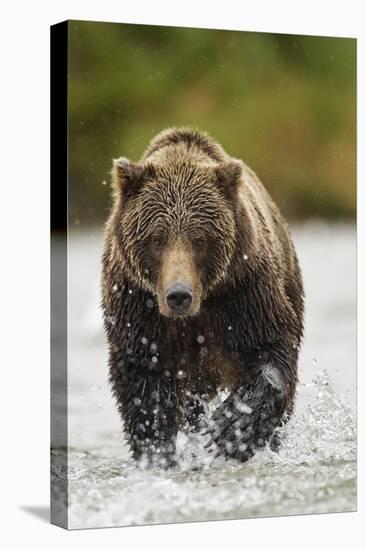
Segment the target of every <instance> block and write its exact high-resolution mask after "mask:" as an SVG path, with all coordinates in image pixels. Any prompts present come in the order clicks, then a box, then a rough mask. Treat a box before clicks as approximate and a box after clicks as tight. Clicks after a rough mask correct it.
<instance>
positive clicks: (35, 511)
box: [20, 506, 50, 523]
mask: <svg viewBox="0 0 366 550" xmlns="http://www.w3.org/2000/svg"><path fill="white" fill-rule="evenodd" d="M20 508H21V510H23V512H27V514H31V515H32V516H34V517H36V518H38V519H40V520H42V521H43V522H47V523H49V522H50V507H49V506H21V507H20Z"/></svg>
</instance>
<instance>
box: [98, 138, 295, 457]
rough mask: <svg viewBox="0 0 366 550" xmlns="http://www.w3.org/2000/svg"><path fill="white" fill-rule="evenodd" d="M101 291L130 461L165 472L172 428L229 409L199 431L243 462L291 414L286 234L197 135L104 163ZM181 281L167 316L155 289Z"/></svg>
mask: <svg viewBox="0 0 366 550" xmlns="http://www.w3.org/2000/svg"><path fill="white" fill-rule="evenodd" d="M113 181H114V206H113V209H112V212H111V214H110V217H109V220H108V222H107V225H106V233H105V247H104V254H103V272H102V291H103V311H104V321H105V329H106V333H107V337H108V342H109V364H110V382H111V384H112V388H113V393H114V396H115V398H116V401H117V406H118V409H119V412H120V414H121V416H122V418H123V420H124V428H125V431H126V434H127V437H128V439H129V443H130V446H131V450H132V453H133V456H134V457H135V458H136V459H139V458H141V457H142V456H145V457H147V458H148V459H149V461H154V460H155V459H156V457H159V462H160V464H161V465H163V466H167V465H171V464H173V463H174V452H175V440H176V435H177V431H178V429H181V428H183V427H184V426H185V425H186V422H187V421H188V425H190V426H192V427H193V428H196V429H198V428H199V427H200V426H202V415H203V412H204V405H203V404H202V403H204V401H205V400H208V399H210V398H212V397H213V396H214V395H215V394H216V393H217V391H218V389H220V388H226V389H227V390H229V391H230V395H229V397H228V398H227V399H226V401H224V403H223V404H222V405H221V406H220V407H219V408H218V409H217V410H216V412H215V414H214V415H213V417H212V419H211V420H210V422H209V424H208V427H207V432H206V433H210V435H211V438H210V442H209V446H210V445H211V446H212V448H215V450H216V452H217V454H221V455H224V456H226V457H231V458H234V459H237V460H239V461H241V462H244V461H246V460H248V459H249V458H250V457H251V456H252V455H253V454H254V452H255V450H256V449H257V448H261V447H263V446H264V445H265V444H266V442H267V441H269V440H270V439H271V436H272V435H273V433H274V431H275V429H276V427H277V426H279V425H280V424H281V422H282V421H283V419H285V418H287V417H288V415H289V414H291V412H292V409H293V404H294V396H295V390H296V384H297V359H298V352H299V346H300V341H301V337H302V331H303V287H302V280H301V273H300V269H299V265H298V261H297V257H296V253H295V250H294V247H293V244H292V240H291V237H290V234H289V230H288V227H287V225H286V223H285V221H284V220H283V218H282V217H281V215H280V213H279V211H278V208H277V207H276V205H275V204H274V203H273V201H272V200H271V198H270V197H269V195H268V194H267V192H266V191H265V189H264V187H263V186H262V184H261V183H260V181H259V180H258V178H257V177H256V175H255V174H254V173H253V172H252V171H251V170H250V169H249V168H248V167H247V166H246V165H245V164H244V163H243V162H242V161H240V160H236V159H232V158H231V157H229V156H228V155H227V154H226V153H225V151H224V150H223V149H222V147H221V146H220V145H219V144H217V143H216V142H215V141H214V140H213V139H211V138H210V137H209V136H207V135H206V134H203V133H201V132H196V131H193V130H190V129H168V130H166V131H164V132H162V133H161V134H159V135H158V136H157V137H155V139H153V140H152V142H151V143H150V145H149V147H148V149H147V150H146V152H145V154H144V156H143V157H142V159H141V161H140V162H138V163H132V162H130V161H128V160H127V159H124V158H121V159H118V160H117V161H115V162H114V169H113ZM177 280H184V281H185V282H187V284H189V286H190V288H191V289H192V304H191V306H190V308H189V310H188V311H187V312H186V314H185V315H180V316H177V315H175V314H174V312H172V311H171V310H170V309H169V307H168V305H167V300H166V292H167V288H168V287H169V285H170V284H171V283H174V282H175V281H177Z"/></svg>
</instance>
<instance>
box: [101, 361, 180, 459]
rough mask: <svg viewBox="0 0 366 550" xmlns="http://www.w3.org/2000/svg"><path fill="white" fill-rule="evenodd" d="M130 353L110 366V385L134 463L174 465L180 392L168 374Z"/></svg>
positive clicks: (168, 372)
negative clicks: (142, 461) (144, 461)
mask: <svg viewBox="0 0 366 550" xmlns="http://www.w3.org/2000/svg"><path fill="white" fill-rule="evenodd" d="M139 359H140V358H138V357H137V356H133V355H131V354H129V355H127V356H124V358H122V359H121V358H120V357H119V358H118V361H116V362H114V363H113V364H111V371H110V372H111V376H110V379H111V382H112V386H113V393H114V395H115V397H116V399H117V405H118V408H119V411H120V414H121V416H122V419H123V421H124V429H125V432H126V435H127V438H128V441H129V444H130V448H131V451H132V455H133V458H134V459H135V460H146V461H147V463H148V464H150V465H156V466H160V467H163V468H166V467H170V466H173V465H174V464H175V460H174V455H175V450H176V437H177V432H178V427H179V425H180V423H181V417H182V412H181V409H182V408H181V405H180V390H179V388H178V387H177V384H176V380H175V379H174V377H173V376H172V374H171V371H170V370H168V369H165V368H162V367H161V366H160V365H156V364H155V363H153V362H151V361H150V362H149V363H145V362H141V361H139Z"/></svg>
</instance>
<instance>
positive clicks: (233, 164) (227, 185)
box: [216, 159, 243, 198]
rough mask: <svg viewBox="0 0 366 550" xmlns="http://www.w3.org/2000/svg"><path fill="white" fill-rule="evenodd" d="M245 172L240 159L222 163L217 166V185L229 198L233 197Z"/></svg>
mask: <svg viewBox="0 0 366 550" xmlns="http://www.w3.org/2000/svg"><path fill="white" fill-rule="evenodd" d="M242 173H243V163H242V161H241V160H238V159H231V160H229V161H227V162H223V163H221V164H220V165H219V166H218V167H217V168H216V177H217V185H218V187H219V189H220V191H221V192H222V193H223V194H224V196H225V197H227V198H232V197H233V196H234V194H235V192H236V189H237V186H238V183H239V181H240V178H241V175H242Z"/></svg>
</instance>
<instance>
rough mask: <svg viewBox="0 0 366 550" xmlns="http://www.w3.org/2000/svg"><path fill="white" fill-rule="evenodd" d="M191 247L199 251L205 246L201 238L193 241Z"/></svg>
mask: <svg viewBox="0 0 366 550" xmlns="http://www.w3.org/2000/svg"><path fill="white" fill-rule="evenodd" d="M193 246H194V247H195V248H197V249H198V250H201V249H202V248H203V247H204V246H205V240H204V239H202V238H201V237H197V238H195V239H193Z"/></svg>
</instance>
